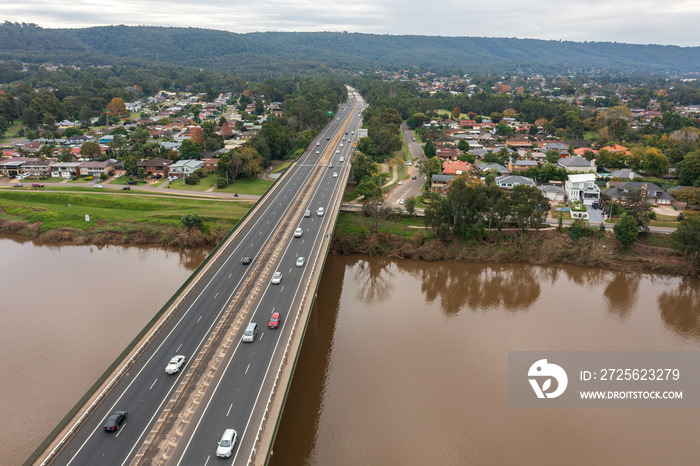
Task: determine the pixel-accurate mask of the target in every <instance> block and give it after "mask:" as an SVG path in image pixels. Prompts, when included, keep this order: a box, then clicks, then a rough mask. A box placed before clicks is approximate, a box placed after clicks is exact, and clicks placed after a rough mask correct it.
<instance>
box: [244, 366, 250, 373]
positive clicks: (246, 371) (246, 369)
mask: <svg viewBox="0 0 700 466" xmlns="http://www.w3.org/2000/svg"><path fill="white" fill-rule="evenodd" d="M248 369H250V364H248V367H246V368H245V373H246V374H247V373H248Z"/></svg>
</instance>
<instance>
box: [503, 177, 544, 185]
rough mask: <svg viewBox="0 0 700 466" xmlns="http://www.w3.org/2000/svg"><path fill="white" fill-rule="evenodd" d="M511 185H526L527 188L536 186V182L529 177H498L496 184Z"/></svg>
mask: <svg viewBox="0 0 700 466" xmlns="http://www.w3.org/2000/svg"><path fill="white" fill-rule="evenodd" d="M503 183H510V184H512V185H516V184H524V185H527V186H535V180H533V179H532V178H528V177H527V176H519V175H503V176H497V177H496V184H503Z"/></svg>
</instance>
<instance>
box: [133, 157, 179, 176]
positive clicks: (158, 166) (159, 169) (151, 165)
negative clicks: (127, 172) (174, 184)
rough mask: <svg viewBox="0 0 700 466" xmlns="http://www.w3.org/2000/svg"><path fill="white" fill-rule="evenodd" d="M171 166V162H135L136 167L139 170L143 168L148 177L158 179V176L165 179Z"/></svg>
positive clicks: (164, 160) (165, 160) (161, 160)
mask: <svg viewBox="0 0 700 466" xmlns="http://www.w3.org/2000/svg"><path fill="white" fill-rule="evenodd" d="M172 164H173V161H172V160H168V159H160V158H155V159H151V160H146V161H144V162H137V163H136V166H137V167H139V168H141V167H143V168H144V169H145V170H146V174H147V175H148V176H155V177H156V178H158V175H161V176H160V177H167V176H168V174H169V173H170V166H171V165H172Z"/></svg>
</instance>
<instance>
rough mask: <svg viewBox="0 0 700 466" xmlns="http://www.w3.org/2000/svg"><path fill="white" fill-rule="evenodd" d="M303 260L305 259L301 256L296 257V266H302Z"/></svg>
mask: <svg viewBox="0 0 700 466" xmlns="http://www.w3.org/2000/svg"><path fill="white" fill-rule="evenodd" d="M304 262H306V259H304V258H303V257H298V258H297V267H304Z"/></svg>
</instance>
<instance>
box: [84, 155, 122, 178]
mask: <svg viewBox="0 0 700 466" xmlns="http://www.w3.org/2000/svg"><path fill="white" fill-rule="evenodd" d="M116 163H117V161H116V160H114V159H109V160H104V161H101V162H98V161H95V160H91V161H89V162H81V163H80V165H79V166H78V175H80V176H95V177H100V176H101V175H103V174H104V175H107V176H111V175H112V173H113V168H112V167H113V166H114V164H116Z"/></svg>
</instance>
